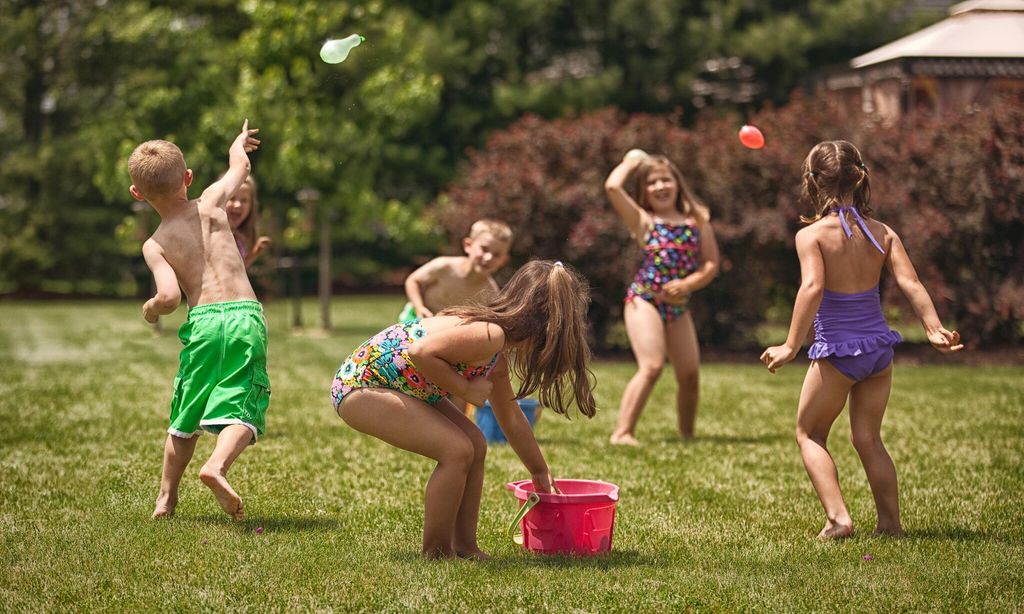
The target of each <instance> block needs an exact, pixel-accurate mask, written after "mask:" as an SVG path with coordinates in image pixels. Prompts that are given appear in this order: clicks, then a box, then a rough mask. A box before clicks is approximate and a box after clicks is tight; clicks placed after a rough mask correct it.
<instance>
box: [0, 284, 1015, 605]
mask: <svg viewBox="0 0 1024 614" xmlns="http://www.w3.org/2000/svg"><path fill="white" fill-rule="evenodd" d="M401 302H402V301H401V298H400V297H354V298H345V299H337V300H335V302H334V312H333V318H334V323H335V326H336V331H335V332H334V333H333V334H332V335H330V336H316V335H308V334H307V335H293V334H292V333H291V332H290V331H289V330H288V324H287V323H288V321H289V313H288V308H287V306H286V304H285V303H284V302H283V301H279V302H277V303H274V304H272V305H270V306H269V308H268V319H269V322H270V327H271V328H270V330H271V342H270V374H271V378H272V380H273V402H272V404H271V409H270V413H269V414H268V420H267V424H268V433H267V435H266V437H265V438H264V439H263V440H261V441H260V443H259V444H258V445H257V446H255V447H253V448H251V449H250V450H249V451H247V452H246V453H245V454H244V455H243V456H242V457H241V459H240V460H239V462H238V463H237V464H236V465H235V468H234V469H233V471H232V474H231V481H232V483H233V484H234V485H235V487H236V488H237V489H238V490H239V492H240V494H242V496H243V497H244V498H245V502H246V510H247V513H248V516H249V518H248V520H247V521H246V522H245V523H244V524H241V525H236V524H232V523H231V522H228V520H227V519H226V517H225V516H224V515H223V514H222V513H221V511H220V508H219V507H218V506H217V504H216V502H215V501H214V499H213V497H212V496H211V494H210V493H209V492H208V491H207V490H206V489H205V488H204V487H203V486H202V485H201V484H200V482H199V480H198V478H197V476H196V474H197V472H198V469H199V467H200V466H201V461H200V462H194V463H193V467H192V468H190V470H189V472H188V474H187V475H186V478H185V481H184V484H183V488H182V499H181V503H180V505H179V507H178V513H177V516H176V518H174V519H173V520H171V521H163V522H160V521H151V520H150V519H149V514H150V512H151V511H152V507H153V501H154V499H155V497H156V494H157V487H158V482H159V477H160V463H161V455H162V444H163V439H164V432H165V428H166V426H167V406H168V403H169V398H170V393H171V380H172V378H173V377H174V373H175V370H176V368H177V351H178V349H179V343H178V340H177V338H176V336H175V334H174V331H175V330H176V327H177V324H178V323H180V322H181V320H182V319H183V317H184V310H180V313H177V314H175V315H174V316H172V317H170V318H168V319H167V321H166V323H165V329H164V332H163V333H162V334H161V335H154V334H153V332H152V331H151V330H150V329H149V328H148V327H147V326H146V325H145V323H144V322H143V320H142V318H141V305H140V304H136V303H95V302H89V303H77V304H72V303H0V425H2V428H0V604H2V605H0V610H6V611H43V610H45V611H53V610H67V609H74V610H97V609H109V610H115V611H123V610H147V611H154V610H188V611H193V610H218V611H223V610H266V609H272V610H339V611H348V610H430V611H434V610H440V611H452V610H461V611H475V610H495V611H497V610H501V611H506V610H516V611H527V610H533V611H548V610H551V611H569V610H582V611H598V610H601V611H610V610H622V611H634V610H639V611H678V610H683V609H694V610H750V609H756V610H801V611H802V610H816V611H834V610H841V611H866V610H872V611H895V610H936V611H950V610H968V611H989V610H1000V611H1020V610H1021V609H1022V608H1024V511H1022V509H1021V504H1022V503H1024V494H1022V493H1024V471H1022V459H1024V368H1022V367H1009V366H1008V367H984V368H979V367H964V366H946V367H942V366H907V367H899V366H898V367H897V372H896V376H895V386H894V390H893V394H892V400H891V402H890V406H889V413H888V415H887V418H886V423H885V427H884V433H883V434H884V436H885V441H886V443H887V445H888V447H889V450H890V452H891V453H892V456H893V458H894V460H895V462H896V466H897V470H898V472H899V477H900V480H901V495H902V497H901V502H902V507H903V520H904V525H905V527H906V529H907V532H908V535H907V537H906V538H904V539H901V540H892V539H880V538H873V537H871V536H870V535H871V529H872V528H873V526H874V507H873V504H872V501H871V495H870V492H869V491H868V488H867V482H866V480H865V478H864V474H863V471H862V469H861V467H860V464H859V462H858V460H857V457H856V454H855V453H854V451H853V447H852V445H851V444H850V442H849V425H848V422H847V421H846V418H845V416H844V417H843V418H841V420H840V422H839V423H837V426H836V428H835V432H834V434H833V442H832V450H833V454H834V455H835V456H836V459H837V462H838V465H839V469H840V475H841V479H842V484H843V486H844V489H845V493H846V496H847V500H848V503H849V506H850V508H851V512H852V513H853V515H854V521H855V522H857V523H858V528H859V531H858V534H857V536H856V537H854V538H853V539H850V540H847V541H844V542H841V543H821V542H819V541H816V540H815V539H814V535H815V534H816V533H817V532H818V530H819V529H820V528H821V525H822V522H823V516H822V513H821V510H820V507H819V504H818V501H817V499H816V497H815V496H814V493H813V491H812V490H811V486H810V483H809V481H808V479H807V477H806V475H805V473H804V470H803V466H802V465H801V463H800V457H799V454H798V452H797V448H796V445H795V443H794V441H793V437H792V433H793V421H794V412H795V405H796V400H797V396H798V394H799V388H800V381H801V378H802V376H803V370H804V365H802V364H800V363H797V364H795V365H793V366H791V367H787V368H786V369H783V370H782V371H781V372H780V373H779V374H777V375H775V376H771V375H769V374H768V373H767V372H766V371H764V370H763V369H761V368H759V367H758V366H757V365H756V364H753V363H752V364H750V365H732V364H709V365H705V366H704V368H703V370H702V374H703V375H702V376H703V383H702V394H703V401H702V404H701V408H700V415H699V419H698V429H699V439H698V440H697V441H695V442H694V443H691V444H682V443H680V442H679V441H678V440H677V439H676V438H675V427H674V416H673V413H674V412H673V408H672V407H673V398H674V397H673V393H674V383H673V382H672V381H671V378H670V377H668V374H667V373H666V377H663V378H662V381H661V382H659V384H658V386H657V388H656V389H655V392H654V394H653V396H652V399H651V402H650V404H649V405H648V408H647V411H646V413H645V414H644V416H643V418H642V422H641V430H640V433H639V435H640V437H641V438H642V439H643V440H644V441H645V442H647V445H646V447H643V448H638V449H629V448H619V447H610V446H609V445H607V443H606V441H607V437H608V435H609V433H610V432H611V429H612V424H613V422H614V419H615V413H616V410H617V405H618V399H619V395H620V393H621V391H622V388H623V386H624V385H625V382H626V380H627V378H628V377H629V376H630V375H631V374H632V369H633V366H632V365H631V364H630V363H609V362H599V363H597V364H596V365H595V366H594V371H595V373H596V374H597V377H598V388H597V400H598V405H599V407H600V411H599V414H598V416H597V417H596V418H594V419H593V420H589V421H588V420H586V419H583V418H576V419H573V420H572V421H567V420H565V419H563V418H560V417H558V416H555V415H553V414H552V413H550V412H548V413H546V414H545V415H544V416H543V418H542V419H541V422H540V424H539V425H538V438H539V441H540V443H541V446H542V448H543V450H544V451H545V454H546V456H547V458H548V462H549V464H550V465H551V467H552V470H553V471H554V473H555V474H556V475H557V476H559V477H581V478H589V479H602V480H607V481H611V482H614V483H616V484H618V485H619V486H620V487H621V489H622V492H621V501H620V503H619V505H618V516H617V520H616V532H615V547H614V551H613V552H612V553H610V554H609V555H606V556H602V557H596V558H591V559H572V558H568V557H541V556H535V555H531V554H529V553H526V552H524V551H523V550H521V549H520V547H518V546H516V545H515V544H513V543H512V542H511V541H510V540H509V538H508V537H507V536H506V535H505V534H504V532H503V531H504V529H505V527H506V525H507V524H508V522H509V520H510V519H511V517H512V515H513V514H514V512H515V508H516V503H515V500H514V499H513V497H512V496H511V495H510V494H509V493H508V492H506V491H505V489H504V484H505V483H506V482H509V481H512V480H518V479H525V478H527V477H528V475H527V474H526V472H525V470H524V469H523V467H522V465H521V464H520V463H519V461H518V459H517V458H516V457H515V455H514V454H513V453H512V451H511V450H510V449H508V448H507V447H497V448H493V449H492V450H491V452H490V454H489V455H488V459H487V465H488V467H487V478H486V484H485V491H484V499H483V505H482V509H481V523H480V543H481V546H482V547H483V548H484V549H485V550H487V551H489V552H490V553H491V554H492V555H494V557H495V560H493V561H491V562H489V563H485V564H479V563H471V562H465V561H455V562H428V561H424V560H421V559H420V557H419V554H418V552H419V545H420V534H421V528H422V492H423V486H424V483H425V481H426V478H427V476H428V474H429V472H430V471H431V469H432V463H431V462H429V461H427V460H425V459H421V458H419V457H415V456H413V455H412V454H408V453H405V452H401V451H399V450H396V449H393V448H390V447H388V446H387V445H385V444H383V443H381V442H378V441H376V440H372V439H370V438H369V437H366V436H364V435H361V434H359V433H356V432H355V431H352V430H350V429H349V428H348V427H346V426H345V425H344V423H342V422H341V421H340V420H339V419H338V418H337V417H336V416H335V415H334V413H333V412H332V410H331V407H330V402H329V393H328V389H329V386H330V382H331V379H332V378H333V375H334V372H335V370H336V368H337V366H338V364H339V363H340V361H341V360H342V358H344V357H345V356H346V355H347V354H348V353H349V352H350V351H351V350H352V349H353V347H354V346H355V345H356V344H357V343H358V342H360V341H362V340H363V339H364V338H366V337H367V336H368V335H369V334H370V333H373V332H375V331H376V330H378V329H380V328H382V327H383V326H385V325H386V324H388V323H390V322H391V320H392V318H393V317H395V316H396V315H397V313H398V311H399V308H400V307H401ZM306 307H307V308H306V313H305V316H306V319H307V321H310V320H312V318H313V316H314V314H315V313H316V311H315V307H314V306H313V305H312V304H310V303H307V305H306ZM897 356H898V352H897ZM751 359H752V361H753V360H754V359H756V356H752V357H751ZM897 360H898V359H897ZM212 442H213V439H212V438H211V437H209V436H204V437H203V439H202V440H201V441H200V443H199V446H198V448H197V455H196V459H197V460H198V459H201V458H205V456H206V455H208V454H209V451H210V450H211V447H212ZM260 527H261V528H262V529H263V531H262V533H261V534H258V533H257V532H256V529H257V528H260ZM868 554H870V555H871V557H872V558H871V560H865V558H864V557H865V555H868Z"/></svg>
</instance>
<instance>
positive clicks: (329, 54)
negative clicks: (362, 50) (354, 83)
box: [320, 34, 366, 64]
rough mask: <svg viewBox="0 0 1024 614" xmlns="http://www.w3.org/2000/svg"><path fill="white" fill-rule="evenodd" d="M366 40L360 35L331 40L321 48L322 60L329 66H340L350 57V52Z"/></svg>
mask: <svg viewBox="0 0 1024 614" xmlns="http://www.w3.org/2000/svg"><path fill="white" fill-rule="evenodd" d="M364 40H366V39H365V38H364V37H362V36H359V35H358V34H353V35H351V36H346V37H345V38H340V39H335V40H329V41H327V42H326V43H324V46H323V47H321V48H320V59H321V60H323V61H324V62H327V63H328V64H339V63H341V62H344V61H345V58H347V57H348V52H349V51H352V48H353V47H355V46H357V45H358V44H359V43H361V42H363V41H364Z"/></svg>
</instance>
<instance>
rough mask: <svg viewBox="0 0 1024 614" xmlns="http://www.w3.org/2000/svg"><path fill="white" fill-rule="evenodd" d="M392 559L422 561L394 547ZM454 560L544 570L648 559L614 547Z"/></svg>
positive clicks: (620, 564) (610, 565)
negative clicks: (576, 552) (591, 551)
mask: <svg viewBox="0 0 1024 614" xmlns="http://www.w3.org/2000/svg"><path fill="white" fill-rule="evenodd" d="M391 560H393V561H396V562H400V563H413V562H417V561H423V560H424V558H423V557H422V556H420V553H419V552H412V551H409V550H396V551H393V552H392V553H391ZM452 562H453V563H462V564H465V565H481V566H483V567H484V568H486V569H495V570H505V569H523V568H527V567H539V568H547V569H613V568H616V567H642V566H646V565H649V564H650V563H651V562H650V561H649V560H648V559H646V558H644V557H643V556H641V555H640V553H639V552H637V551H635V550H613V551H611V552H608V553H606V554H600V555H597V556H571V555H549V554H533V553H528V552H526V551H523V552H522V553H521V554H519V555H516V556H512V557H504V556H501V555H498V556H495V557H494V558H493V559H491V560H489V561H484V562H477V561H466V560H461V559H460V560H457V561H452Z"/></svg>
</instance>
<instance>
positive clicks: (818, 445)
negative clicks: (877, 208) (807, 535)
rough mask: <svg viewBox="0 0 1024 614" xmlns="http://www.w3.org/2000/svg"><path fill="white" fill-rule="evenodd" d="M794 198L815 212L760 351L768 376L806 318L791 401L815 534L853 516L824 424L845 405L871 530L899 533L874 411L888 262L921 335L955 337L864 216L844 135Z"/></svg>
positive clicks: (879, 407)
mask: <svg viewBox="0 0 1024 614" xmlns="http://www.w3.org/2000/svg"><path fill="white" fill-rule="evenodd" d="M803 172H804V175H803V200H804V201H805V202H806V203H807V204H809V205H810V206H811V208H812V209H813V211H814V216H813V217H810V218H801V219H802V221H804V222H806V223H808V224H809V226H807V227H806V228H804V229H802V230H800V231H799V232H798V233H797V234H796V250H797V255H798V256H799V258H800V273H801V283H800V289H799V291H798V292H797V295H796V302H795V304H794V306H793V319H792V322H791V324H790V327H789V337H788V338H787V339H786V342H785V344H783V345H777V346H774V347H770V348H768V349H766V350H765V351H764V353H763V354H762V355H761V362H763V363H764V364H765V365H766V366H767V367H768V370H769V371H771V372H772V373H774V372H775V370H776V369H778V368H780V367H782V366H783V365H785V364H786V363H788V362H789V361H791V360H793V358H795V357H796V354H797V352H798V351H799V348H800V346H801V345H802V343H803V340H804V339H805V338H806V336H807V332H808V329H809V328H810V326H811V323H812V321H813V322H814V326H815V343H814V344H813V345H812V346H811V349H810V351H809V352H808V355H809V357H810V358H811V359H812V362H811V366H810V368H809V369H808V370H807V376H806V377H805V378H804V385H803V389H802V390H801V392H800V402H799V406H798V408H797V425H796V439H797V443H798V444H799V445H800V455H801V456H802V457H803V461H804V467H805V468H806V469H807V474H808V475H809V476H810V478H811V484H812V485H813V486H814V490H815V491H816V492H817V494H818V498H819V499H820V500H821V505H822V507H824V509H825V526H824V528H822V530H821V532H820V533H819V537H821V538H824V539H829V538H842V537H847V536H849V535H851V534H852V533H853V520H852V519H851V518H850V513H849V511H848V510H847V508H846V503H845V501H844V500H843V494H842V492H841V491H840V489H839V475H838V473H837V471H836V466H835V463H834V462H833V460H832V456H831V455H830V454H829V452H828V448H827V447H826V443H827V440H828V434H829V430H830V429H831V428H832V423H833V422H835V420H836V418H837V417H838V416H839V413H840V412H841V411H842V410H843V406H844V405H846V403H847V400H849V404H850V430H851V434H852V436H853V445H854V448H856V450H857V454H858V455H859V456H860V459H861V463H863V465H864V471H865V473H867V478H868V483H869V484H870V486H871V493H872V495H873V496H874V499H875V507H876V508H877V511H878V524H877V526H876V528H875V533H877V534H884V535H892V536H899V535H902V534H903V527H902V525H901V523H900V510H899V492H898V488H897V482H896V467H895V465H894V464H893V462H892V458H890V457H889V453H888V451H886V449H885V446H884V445H883V444H882V439H881V428H882V417H883V416H884V415H885V408H886V405H887V403H888V401H889V391H890V389H891V387H892V357H893V350H892V346H893V345H894V344H896V343H898V342H899V341H900V336H899V333H896V332H895V331H892V330H890V329H889V326H888V324H887V323H886V321H885V318H884V316H883V315H882V311H881V302H880V300H879V294H878V282H879V277H880V276H881V273H882V268H883V267H885V268H888V269H889V271H890V273H891V274H892V275H893V277H894V278H895V280H896V284H897V285H898V286H899V288H900V290H902V291H903V294H904V295H906V297H907V299H908V300H909V301H910V304H911V305H912V306H913V308H914V311H915V313H917V316H918V317H919V318H920V319H921V324H922V325H923V326H924V329H925V331H926V332H927V334H928V340H929V341H930V342H931V344H932V345H933V346H934V347H935V348H936V349H937V350H939V351H940V352H944V353H946V352H957V351H959V350H961V349H962V348H963V346H962V345H961V344H960V335H959V334H958V333H956V332H955V331H954V332H950V331H948V330H946V329H945V328H943V327H942V323H941V322H940V321H939V317H938V315H937V314H936V313H935V306H934V305H933V304H932V300H931V298H929V296H928V292H927V291H926V290H925V288H924V286H923V285H921V282H920V281H919V280H918V278H917V273H916V272H915V271H914V265H913V264H911V262H910V257H909V256H908V255H907V252H906V250H905V249H904V248H903V243H902V242H901V241H900V238H899V236H897V235H896V233H895V232H893V230H892V229H891V228H889V227H888V226H886V225H885V224H883V223H881V222H879V221H877V220H875V219H873V217H872V210H871V208H870V206H869V201H870V198H871V181H870V178H869V175H868V169H867V167H866V166H865V164H864V161H863V159H862V157H861V154H860V152H859V151H858V150H857V148H856V147H854V146H853V145H852V144H851V143H849V142H847V141H827V142H823V143H819V144H817V145H815V146H814V148H813V149H811V151H810V153H809V154H808V155H807V159H806V160H804V165H803Z"/></svg>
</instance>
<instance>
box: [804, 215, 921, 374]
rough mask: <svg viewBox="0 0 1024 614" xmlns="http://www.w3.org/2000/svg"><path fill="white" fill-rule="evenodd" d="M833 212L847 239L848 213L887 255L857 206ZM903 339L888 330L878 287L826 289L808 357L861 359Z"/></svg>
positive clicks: (816, 318)
mask: <svg viewBox="0 0 1024 614" xmlns="http://www.w3.org/2000/svg"><path fill="white" fill-rule="evenodd" d="M833 211H835V212H836V213H838V214H839V222H840V223H841V224H842V226H843V232H844V233H845V234H846V236H847V237H852V236H853V230H852V229H851V228H850V225H849V224H848V223H847V221H846V215H845V214H846V213H847V212H849V213H852V214H853V217H854V219H856V221H857V225H858V226H860V229H861V230H862V231H863V232H864V236H866V237H867V238H868V239H869V240H870V241H871V244H872V245H874V246H875V248H876V249H877V250H878V251H880V252H881V253H883V254H884V253H885V250H884V249H882V246H881V245H879V244H878V241H876V240H875V237H874V235H872V234H871V231H870V230H868V225H867V224H866V223H865V222H864V218H862V217H861V215H860V213H859V212H858V211H857V208H856V207H849V206H845V207H836V208H834V209H833ZM902 340H903V338H902V337H901V336H900V334H899V333H898V332H896V331H894V330H892V329H890V328H889V323H888V322H886V321H885V316H884V315H882V301H881V298H880V296H879V294H878V286H875V287H874V288H872V289H870V290H867V291H865V292H854V293H852V294H847V293H843V292H832V291H831V290H825V295H824V296H823V297H822V299H821V306H820V307H818V313H817V315H815V316H814V344H813V345H811V347H810V349H809V350H808V351H807V357H808V358H810V359H811V360H819V359H821V358H825V357H827V356H837V357H841V356H860V355H861V354H867V353H869V352H874V351H875V350H878V349H879V348H885V347H889V346H892V345H896V344H897V343H899V342H900V341H902Z"/></svg>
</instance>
